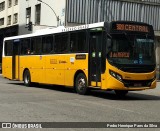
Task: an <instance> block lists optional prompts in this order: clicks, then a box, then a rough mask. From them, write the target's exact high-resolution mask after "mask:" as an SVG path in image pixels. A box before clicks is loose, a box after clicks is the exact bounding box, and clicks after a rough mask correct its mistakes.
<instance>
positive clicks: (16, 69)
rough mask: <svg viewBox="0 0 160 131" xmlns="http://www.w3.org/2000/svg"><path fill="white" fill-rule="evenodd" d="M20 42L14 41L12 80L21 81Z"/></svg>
mask: <svg viewBox="0 0 160 131" xmlns="http://www.w3.org/2000/svg"><path fill="white" fill-rule="evenodd" d="M19 45H20V44H19V40H14V41H13V55H12V79H19Z"/></svg>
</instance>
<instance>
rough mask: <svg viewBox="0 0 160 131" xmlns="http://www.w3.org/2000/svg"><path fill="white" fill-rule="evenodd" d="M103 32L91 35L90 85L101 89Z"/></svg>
mask: <svg viewBox="0 0 160 131" xmlns="http://www.w3.org/2000/svg"><path fill="white" fill-rule="evenodd" d="M101 48H102V32H91V33H90V55H89V56H90V57H89V58H90V60H89V85H90V86H95V87H99V86H100V82H101V50H102V49H101Z"/></svg>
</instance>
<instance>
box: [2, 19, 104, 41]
mask: <svg viewBox="0 0 160 131" xmlns="http://www.w3.org/2000/svg"><path fill="white" fill-rule="evenodd" d="M103 26H104V22H99V23H93V24H86V25H80V26H73V27H64V26H59V27H57V28H47V29H41V30H37V31H36V32H35V33H32V34H25V35H19V36H12V37H6V38H4V41H5V40H12V39H20V38H27V37H33V36H41V35H47V34H55V33H62V32H69V31H76V30H83V29H90V28H96V27H103Z"/></svg>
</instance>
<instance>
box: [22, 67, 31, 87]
mask: <svg viewBox="0 0 160 131" xmlns="http://www.w3.org/2000/svg"><path fill="white" fill-rule="evenodd" d="M23 81H24V85H25V86H27V87H30V86H31V84H32V83H31V75H30V72H29V70H26V71H25V72H24V75H23Z"/></svg>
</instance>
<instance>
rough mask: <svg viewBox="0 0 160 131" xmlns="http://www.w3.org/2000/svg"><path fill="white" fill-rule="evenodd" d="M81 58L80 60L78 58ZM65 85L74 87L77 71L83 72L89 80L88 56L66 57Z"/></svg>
mask: <svg viewBox="0 0 160 131" xmlns="http://www.w3.org/2000/svg"><path fill="white" fill-rule="evenodd" d="M78 57H79V58H78ZM65 61H66V63H65V85H66V86H73V85H74V76H75V73H76V71H78V70H82V71H83V72H84V73H85V75H86V77H87V79H88V55H87V54H82V55H75V54H74V55H66V57H65Z"/></svg>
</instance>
